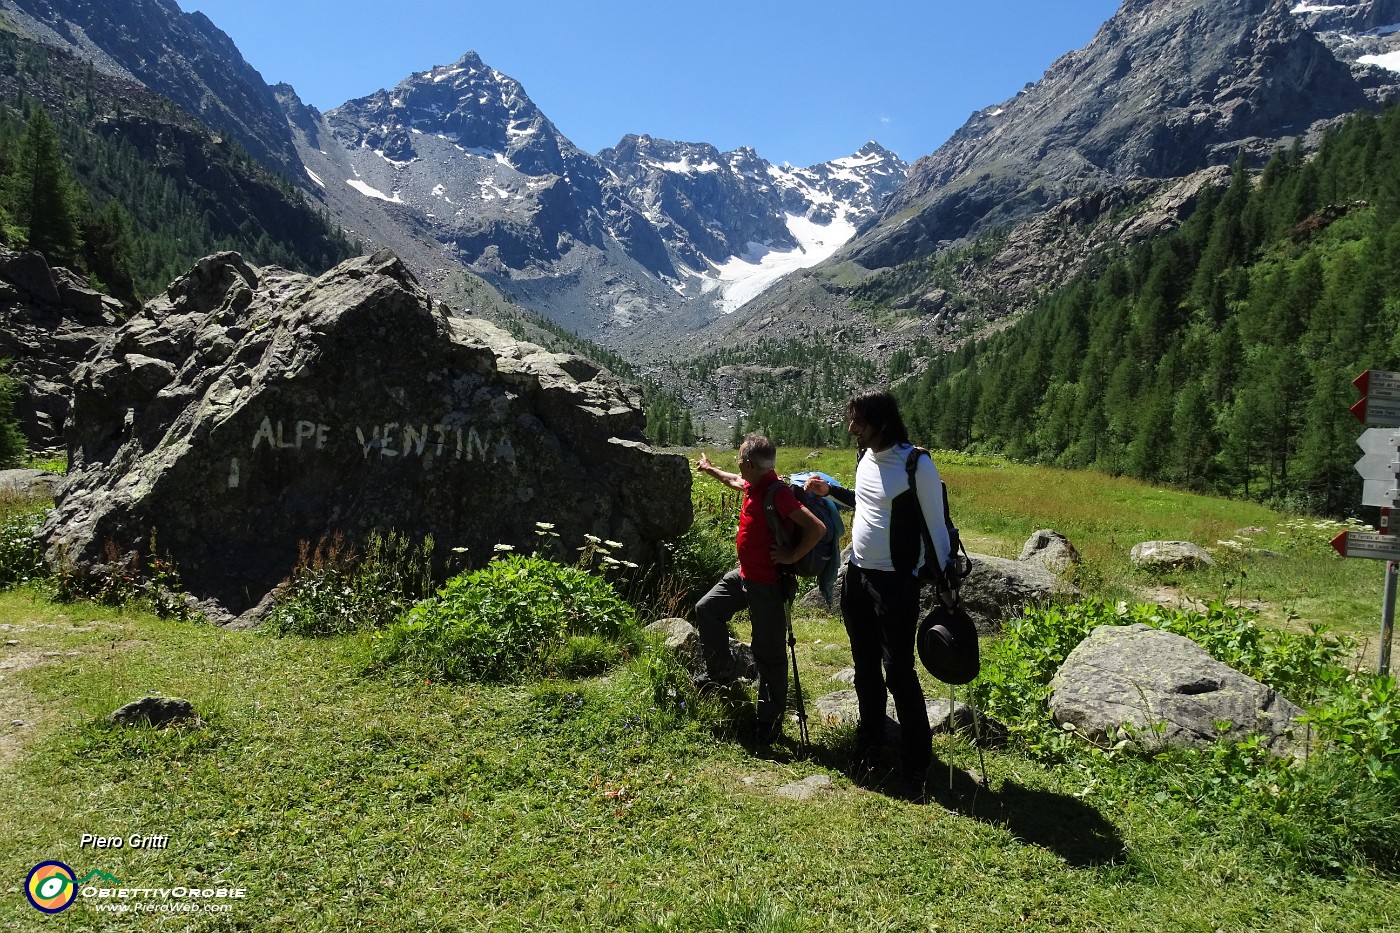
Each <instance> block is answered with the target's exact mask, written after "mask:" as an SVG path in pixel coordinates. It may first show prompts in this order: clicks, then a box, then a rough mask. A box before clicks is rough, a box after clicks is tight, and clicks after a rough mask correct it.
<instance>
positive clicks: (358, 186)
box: [345, 178, 403, 204]
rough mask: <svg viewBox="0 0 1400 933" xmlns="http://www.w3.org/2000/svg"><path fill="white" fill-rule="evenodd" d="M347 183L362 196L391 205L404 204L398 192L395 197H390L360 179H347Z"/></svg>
mask: <svg viewBox="0 0 1400 933" xmlns="http://www.w3.org/2000/svg"><path fill="white" fill-rule="evenodd" d="M345 183H346V184H347V185H349V186H350V187H351V188H354V189H355V190H356V191H358V192H360V194H363V195H364V196H365V197H367V198H378V199H379V200H380V201H388V202H389V203H390V204H402V203H403V198H401V197H399V193H398V192H397V191H395V192H394V196H393V197H390V196H389V195H387V194H385V193H384V192H382V191H380V190H379V189H378V188H375V187H374V186H372V185H368V184H366V183H365V182H362V181H360V180H359V179H358V178H347V179H345Z"/></svg>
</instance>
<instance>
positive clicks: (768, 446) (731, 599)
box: [695, 434, 826, 745]
mask: <svg viewBox="0 0 1400 933" xmlns="http://www.w3.org/2000/svg"><path fill="white" fill-rule="evenodd" d="M777 457H778V449H777V448H776V447H775V446H773V442H772V441H770V440H769V439H768V438H766V437H764V436H763V435H761V434H750V435H749V436H748V437H746V438H744V442H743V443H742V444H741V445H739V472H738V473H737V474H735V473H728V472H725V471H724V470H721V469H719V468H718V467H716V466H715V465H714V464H712V463H711V462H710V458H709V457H708V456H707V455H705V454H701V455H700V462H699V463H697V464H696V465H695V469H696V470H698V471H699V472H701V473H706V474H708V475H710V476H712V477H714V478H715V479H717V480H719V481H720V482H721V483H724V484H725V485H726V486H728V487H730V488H731V489H737V490H739V491H741V492H743V494H744V499H743V503H742V505H741V506H740V511H739V534H738V537H737V538H736V540H735V546H736V548H737V550H738V552H739V566H738V568H737V569H735V570H731V571H730V572H729V573H727V574H725V575H724V578H723V579H722V580H720V581H719V582H718V583H716V584H715V585H714V586H713V587H712V588H711V589H710V591H709V592H708V593H706V594H705V596H704V597H703V598H702V599H701V600H700V602H698V603H696V604H695V620H696V628H698V629H699V631H700V643H701V645H703V646H704V652H705V671H706V673H705V675H704V676H703V677H701V678H699V680H698V681H697V682H696V686H697V687H699V688H700V689H702V690H703V689H704V688H706V687H707V686H709V685H710V684H713V683H718V682H722V681H725V680H728V679H731V675H730V674H729V667H730V664H731V660H730V656H729V620H730V619H732V618H733V617H734V615H735V613H737V612H739V610H741V609H748V611H749V621H750V622H752V623H753V658H754V663H755V665H757V667H758V731H757V736H756V738H757V740H758V742H759V743H760V744H764V745H766V744H768V743H770V742H773V741H774V740H776V739H777V738H778V737H779V736H781V735H782V733H783V714H784V713H785V712H786V711H787V658H786V657H785V655H784V650H783V636H784V634H785V633H786V632H787V603H788V601H789V600H790V599H791V598H792V595H793V594H792V591H791V587H792V584H793V583H795V582H796V578H795V577H793V576H792V575H791V573H785V572H784V571H783V569H782V565H785V564H792V563H794V562H795V561H797V560H799V559H800V558H801V557H802V556H803V555H805V554H806V553H807V552H808V551H810V550H811V549H812V548H814V547H816V546H817V543H818V542H819V541H821V539H822V537H823V535H825V534H826V526H825V525H824V524H822V520H821V519H820V518H817V516H815V515H813V514H812V513H811V512H810V511H809V510H808V509H807V508H806V507H805V506H803V505H802V504H801V503H799V502H798V501H797V497H796V496H794V495H793V494H792V490H791V489H790V488H788V485H787V484H786V483H784V482H782V480H780V479H779V478H778V474H777V472H776V470H775V469H774V466H775V465H776V462H777ZM774 483H777V484H778V488H777V490H776V492H775V494H774V497H773V506H774V508H775V509H776V510H777V513H778V515H779V516H780V519H781V520H784V521H791V522H793V523H794V524H796V526H797V531H798V535H797V537H796V540H795V541H794V543H793V544H792V545H791V546H790V547H786V548H784V547H780V546H779V545H778V542H777V541H776V540H774V538H773V532H772V531H771V530H770V529H769V527H768V519H767V517H766V516H765V515H764V512H763V510H764V500H765V499H766V497H767V495H768V490H769V488H770V487H771V486H772V485H773V484H774Z"/></svg>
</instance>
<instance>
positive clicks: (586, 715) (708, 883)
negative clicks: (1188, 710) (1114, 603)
mask: <svg viewBox="0 0 1400 933" xmlns="http://www.w3.org/2000/svg"><path fill="white" fill-rule="evenodd" d="M697 455H698V452H691V459H692V460H693V459H695V457H696V456H697ZM711 456H712V458H713V459H715V462H716V463H717V465H719V466H721V467H722V468H725V469H730V470H733V469H734V467H733V465H732V463H729V462H728V461H727V460H726V459H725V458H728V460H732V452H731V451H712V452H711ZM939 465H940V467H941V468H942V470H943V473H944V477H945V479H946V480H947V481H948V483H949V486H950V489H951V490H952V492H951V496H952V504H953V513H954V517H955V518H956V519H957V520H958V522H959V524H960V525H961V527H962V528H963V531H964V534H965V538H966V541H967V544H968V546H969V548H970V549H971V550H974V551H978V552H982V553H987V554H993V555H998V556H1006V557H1015V556H1016V555H1017V554H1018V553H1019V551H1020V547H1021V545H1022V543H1023V542H1024V540H1025V539H1026V537H1028V536H1029V534H1030V533H1031V532H1032V531H1033V530H1035V529H1038V528H1047V527H1048V528H1054V529H1056V530H1059V531H1061V532H1063V533H1064V534H1066V535H1067V536H1068V537H1069V538H1070V540H1071V541H1072V542H1074V544H1075V545H1076V546H1077V547H1078V548H1079V550H1080V551H1081V552H1082V554H1083V555H1084V564H1083V566H1082V567H1081V568H1080V570H1079V571H1078V573H1077V579H1078V582H1080V584H1081V585H1083V586H1084V587H1085V589H1086V591H1087V592H1091V593H1093V594H1096V595H1102V596H1104V597H1106V598H1108V599H1112V600H1118V599H1123V600H1134V599H1138V598H1142V596H1143V594H1148V593H1150V594H1154V595H1155V596H1156V597H1160V598H1170V599H1176V600H1193V599H1194V600H1202V601H1210V600H1217V599H1232V598H1241V599H1244V600H1246V601H1249V602H1252V603H1257V604H1258V605H1259V607H1260V609H1259V611H1260V616H1261V618H1262V619H1264V620H1265V621H1266V622H1267V623H1269V624H1278V625H1281V626H1287V627H1292V628H1301V627H1304V626H1306V625H1307V624H1309V623H1314V622H1316V623H1324V624H1326V625H1328V626H1329V627H1331V628H1332V629H1333V630H1336V631H1340V632H1345V633H1349V634H1352V635H1354V636H1356V637H1358V638H1369V639H1370V643H1369V645H1368V646H1367V648H1366V649H1365V650H1366V651H1368V652H1370V653H1374V649H1375V644H1374V640H1375V634H1376V631H1377V630H1378V628H1379V615H1380V602H1381V595H1380V594H1381V583H1382V578H1383V569H1384V564H1382V563H1378V562H1374V561H1362V560H1351V561H1344V560H1342V559H1341V558H1340V557H1337V556H1336V554H1335V553H1334V552H1333V551H1332V549H1331V548H1330V547H1329V546H1328V544H1327V542H1328V540H1329V539H1330V538H1331V536H1332V535H1333V534H1335V533H1336V529H1335V528H1332V527H1331V526H1330V525H1329V526H1324V525H1323V524H1322V523H1314V522H1312V521H1311V520H1308V521H1299V520H1297V519H1294V518H1290V517H1288V516H1283V515H1279V514H1276V513H1272V512H1269V511H1267V510H1265V509H1262V508H1259V507H1256V506H1252V505H1249V504H1241V503H1230V502H1225V501H1222V500H1216V499H1208V498H1202V497H1199V496H1193V495H1188V494H1184V493H1177V492H1172V491H1166V490H1161V489H1154V488H1151V487H1147V486H1143V485H1141V484H1138V483H1134V482H1131V481H1125V480H1118V479H1110V478H1106V477H1102V476H1096V475H1090V474H1074V473H1063V472H1058V471H1051V470H1044V469H1038V468H1032V467H1028V466H1022V465H1017V464H1012V463H1006V462H1000V461H994V460H990V459H985V458H960V457H957V456H955V455H944V456H943V457H941V458H940V460H939ZM853 466H854V462H853V459H852V454H851V452H849V451H821V452H816V453H815V455H810V456H809V452H808V451H806V450H792V451H783V452H782V453H781V458H780V463H779V468H780V470H781V471H783V472H792V471H796V470H801V469H821V470H824V471H826V472H828V473H831V474H833V475H836V476H837V477H838V478H841V479H845V480H848V481H849V479H850V477H851V473H852V469H853ZM696 497H697V500H698V502H699V503H700V505H701V509H702V511H703V510H704V509H719V508H725V507H727V506H728V505H729V504H731V503H732V502H733V500H732V499H728V500H727V499H725V498H724V497H723V496H722V494H721V490H720V488H719V486H718V484H716V483H713V482H712V481H711V480H708V479H706V478H703V477H697V480H696ZM1244 528H1253V529H1261V530H1257V531H1252V532H1249V533H1248V534H1243V535H1242V534H1241V529H1244ZM1159 538H1161V539H1185V540H1192V541H1194V542H1196V543H1198V544H1201V545H1203V546H1209V547H1210V548H1211V549H1212V550H1213V552H1214V553H1215V554H1216V555H1217V557H1218V558H1219V563H1218V564H1217V566H1216V567H1215V568H1212V569H1209V570H1204V571H1198V572H1196V573H1194V574H1178V575H1173V576H1168V577H1152V576H1148V575H1144V574H1142V573H1140V572H1138V571H1134V570H1133V569H1132V568H1131V566H1130V565H1129V562H1128V557H1127V554H1128V550H1129V549H1130V548H1131V546H1132V545H1133V544H1135V543H1137V542H1139V541H1144V540H1150V539H1159ZM1229 541H1236V542H1238V543H1237V544H1235V545H1230V544H1217V542H1229ZM794 628H795V631H796V636H797V641H798V658H799V665H800V670H801V678H802V688H803V692H804V695H805V696H804V700H805V705H806V709H807V710H808V713H809V715H810V716H811V726H812V745H811V747H810V748H809V749H807V750H806V751H805V752H804V751H803V750H802V749H801V748H800V747H799V746H798V744H797V742H796V741H795V737H796V734H797V729H796V726H795V724H792V723H790V724H789V725H788V727H787V736H786V738H785V739H784V740H783V741H781V742H779V743H777V744H775V745H774V746H772V747H771V748H769V749H763V750H759V749H756V748H754V747H753V746H752V744H751V743H750V741H749V739H748V732H749V728H750V726H751V723H752V713H751V710H750V707H751V702H750V701H751V695H750V696H749V697H739V698H730V699H725V698H721V699H718V700H705V701H698V700H696V699H695V698H693V697H690V696H678V697H670V698H667V697H659V696H658V694H657V691H656V687H655V685H656V683H657V680H656V677H655V676H654V668H649V665H654V664H655V663H656V662H655V660H654V652H656V651H658V650H660V649H658V648H656V646H654V645H651V646H649V647H648V648H647V649H646V650H645V651H644V652H642V653H640V654H637V655H635V656H633V657H632V658H631V659H630V660H627V661H624V662H622V663H620V664H618V665H616V666H613V667H612V668H610V669H609V670H608V671H607V672H606V673H605V674H603V675H600V676H595V677H589V678H585V679H577V680H564V679H548V680H540V681H534V682H527V683H521V684H504V685H497V684H475V683H467V684H444V683H440V682H433V681H432V680H431V679H430V678H421V677H420V678H410V677H406V676H403V675H402V674H401V673H400V674H396V675H394V676H386V675H379V674H367V673H365V670H366V664H365V659H366V656H367V654H368V652H369V650H370V645H371V641H372V635H370V634H366V633H359V634H350V635H341V636H336V637H328V638H314V639H311V638H303V637H298V636H294V635H288V636H285V637H271V636H269V635H266V634H260V633H257V632H230V631H224V630H221V629H217V628H214V627H211V626H209V625H206V624H202V623H197V622H182V621H175V620H171V619H161V618H157V617H155V616H153V615H149V614H146V613H144V612H139V611H136V610H134V609H120V608H113V607H109V606H101V605H97V604H95V603H91V602H83V601H78V602H68V603H58V602H54V601H52V600H51V599H50V597H49V595H48V591H47V590H46V589H45V587H44V586H42V585H34V584H31V585H27V586H21V587H19V588H16V589H12V590H10V591H8V592H5V593H3V594H0V642H2V643H3V647H0V707H2V708H0V736H3V741H0V781H2V782H3V786H4V787H5V789H6V791H7V792H6V793H5V794H3V795H0V826H3V827H5V829H4V832H3V833H0V884H2V885H3V889H4V894H3V897H0V929H4V930H61V929H62V930H75V931H77V930H108V929H117V930H122V929H162V930H164V929H172V930H173V929H179V930H187V929H189V930H278V929H297V930H301V931H318V930H385V931H393V930H410V931H420V930H423V931H428V930H432V931H438V930H441V931H455V930H668V931H689V930H750V931H799V930H833V931H885V930H888V931H904V930H939V931H988V933H992V931H996V933H1000V931H1006V930H1025V931H1045V930H1075V931H1162V933H1179V931H1200V933H1214V931H1237V930H1239V931H1244V930H1259V931H1265V930H1267V931H1358V933H1360V931H1384V930H1400V884H1397V879H1396V877H1395V876H1394V874H1393V873H1390V872H1388V871H1387V870H1384V869H1381V868H1377V867H1376V866H1374V865H1367V864H1365V863H1364V862H1346V863H1339V864H1336V865H1334V866H1331V867H1327V866H1324V867H1322V868H1307V869H1303V868H1299V867H1298V864H1297V859H1295V858H1289V857H1285V856H1284V855H1282V854H1281V853H1280V852H1279V851H1278V850H1276V848H1275V845H1274V843H1273V842H1271V841H1270V840H1271V838H1272V837H1262V838H1261V837H1256V836H1255V835H1254V834H1252V833H1251V832H1249V830H1248V827H1247V826H1242V825H1241V823H1240V822H1239V821H1234V820H1228V819H1226V820H1225V821H1224V822H1222V823H1221V825H1219V826H1215V825H1212V821H1213V820H1216V819H1217V818H1218V817H1217V816H1215V815H1213V814H1214V813H1215V811H1208V810H1206V809H1203V807H1198V806H1195V805H1193V803H1192V801H1191V800H1190V799H1189V797H1183V796H1181V795H1178V794H1164V793H1160V792H1158V791H1157V790H1156V789H1155V788H1153V789H1145V790H1143V791H1142V792H1137V791H1135V790H1134V789H1133V788H1132V787H1131V786H1130V785H1127V784H1124V783H1122V782H1117V783H1103V782H1101V781H1099V780H1097V779H1096V778H1095V776H1094V774H1093V773H1092V772H1090V771H1087V770H1085V769H1084V768H1082V767H1079V766H1076V765H1075V764H1074V763H1073V762H1072V761H1066V762H1063V763H1056V762H1053V761H1046V760H1044V759H1041V758H1033V757H1031V756H1029V755H1026V754H1023V753H1021V752H1018V751H1015V750H1014V749H1012V748H1009V747H993V748H988V749H986V750H985V762H986V767H987V770H988V773H989V777H990V786H989V787H986V788H980V787H978V786H977V785H976V784H975V782H974V780H973V777H972V776H971V775H972V774H975V773H976V771H977V769H978V766H979V755H978V750H977V748H976V747H975V746H974V745H973V743H972V742H971V741H970V740H969V739H968V738H966V737H963V736H954V735H938V736H935V739H934V743H935V745H934V754H935V759H936V760H935V765H934V769H933V771H932V774H933V777H934V781H935V784H936V785H939V789H940V793H939V794H938V795H937V796H936V798H935V799H934V800H933V801H932V802H930V803H928V804H925V805H917V804H912V803H908V802H905V801H903V800H901V799H899V798H898V797H896V796H895V795H894V794H893V793H891V792H889V789H888V788H887V787H886V786H885V784H884V782H883V781H882V780H881V779H880V778H878V777H877V779H876V780H875V781H873V782H868V783H865V784H857V783H854V782H853V781H852V780H851V779H849V778H848V777H847V776H846V775H845V774H844V772H843V768H844V766H845V764H846V761H847V758H848V755H849V751H850V747H851V744H852V741H853V735H852V732H851V729H850V727H849V726H832V725H828V724H825V723H821V722H818V721H816V716H815V710H814V706H813V701H814V700H815V699H816V698H817V697H818V696H820V695H822V694H824V693H827V692H830V691H832V690H836V689H841V688H842V687H843V685H842V684H839V683H835V682H833V681H832V679H831V678H832V675H833V674H835V673H836V672H837V671H838V670H840V669H842V668H845V667H847V666H849V664H850V654H849V648H848V646H847V643H846V638H845V633H844V630H843V629H842V627H841V624H840V622H839V621H838V620H836V619H833V618H832V617H830V616H828V615H826V614H825V613H819V612H814V611H802V612H799V613H798V614H797V616H796V617H795V620H794ZM735 634H736V636H737V637H739V638H741V639H745V640H746V639H747V632H746V624H745V623H744V622H743V621H742V619H740V620H737V621H736V625H735ZM1356 663H1357V664H1365V663H1368V662H1367V661H1366V660H1365V655H1363V656H1362V657H1361V658H1360V659H1358V661H1357V662H1356ZM929 688H930V690H933V684H932V682H931V681H930V682H929ZM942 691H946V688H940V692H942ZM148 693H158V694H164V695H170V696H180V697H184V698H186V699H188V700H190V701H191V702H192V703H193V704H194V706H195V708H196V709H197V710H198V711H199V714H200V716H201V719H202V722H201V723H199V724H197V725H193V726H188V727H183V728H171V729H163V730H160V729H150V728H116V727H110V726H107V725H105V724H104V723H103V718H104V717H105V716H106V715H107V714H108V713H109V712H111V711H112V710H114V709H115V708H117V707H118V706H120V705H122V704H124V703H126V702H128V701H130V700H133V699H137V698H139V697H142V696H145V695H147V694H148ZM14 723H22V725H15V724H14ZM808 778H825V779H828V780H829V783H828V784H826V786H824V787H822V788H820V789H818V790H817V792H816V793H815V794H814V795H813V796H811V797H810V798H809V799H803V800H799V799H792V798H790V797H789V796H785V794H786V791H785V790H784V788H787V787H789V786H790V785H792V784H793V783H794V782H797V781H800V780H803V779H808ZM950 785H951V788H952V789H951V790H947V788H948V787H949V786H950ZM83 834H91V835H94V836H103V837H120V838H122V839H123V840H125V839H127V838H128V837H131V836H133V835H135V836H138V837H143V836H153V835H154V836H167V837H168V843H167V845H166V847H165V848H159V849H153V848H133V847H131V846H130V845H125V844H124V845H123V846H122V847H121V848H119V849H118V848H108V849H96V848H93V847H91V846H88V847H84V846H82V845H80V842H81V839H82V837H83ZM48 860H58V861H62V862H64V863H65V864H66V865H68V866H70V867H71V868H72V869H73V871H74V873H75V874H76V876H77V877H78V878H80V879H81V878H84V877H85V876H88V875H89V874H90V873H91V872H93V871H101V872H105V873H106V874H107V875H109V876H111V877H112V878H115V879H118V881H119V882H120V887H121V888H123V889H152V890H156V891H159V890H162V889H177V888H189V889H194V890H196V891H206V890H207V891H217V890H218V889H225V890H228V889H241V890H242V892H243V894H244V896H242V897H239V898H222V899H220V898H217V897H213V898H204V897H188V896H187V897H184V898H175V899H173V900H172V899H169V898H166V899H161V898H154V900H153V897H154V896H146V897H144V898H128V899H126V900H124V901H123V900H120V899H115V898H109V899H107V900H105V901H104V900H103V899H101V898H88V897H84V898H80V899H79V901H78V902H77V903H74V904H73V905H72V906H71V907H70V908H68V909H66V910H64V911H63V912H62V913H59V914H55V915H52V916H46V915H44V914H42V913H40V912H39V911H37V910H36V909H35V908H33V907H32V906H30V904H29V903H28V902H27V900H26V897H25V894H24V883H25V879H26V877H27V875H28V873H29V871H30V870H31V869H32V868H34V866H36V865H37V864H39V863H41V862H44V861H48ZM90 884H91V886H93V887H99V886H101V885H103V884H109V885H110V883H109V882H101V881H93V882H91V883H90ZM110 886H111V887H116V885H110ZM138 903H139V904H142V905H144V906H147V907H149V906H150V905H151V904H152V903H155V904H156V906H157V907H160V906H161V905H164V906H166V907H172V906H173V907H179V908H193V909H192V910H190V911H188V912H173V911H163V912H162V911H160V910H154V911H147V910H143V909H138ZM123 906H126V907H128V908H132V909H128V910H127V911H126V912H112V910H109V909H108V908H111V909H114V910H120V909H121V908H122V907H123ZM209 906H212V907H213V908H215V909H212V910H211V909H204V908H206V907H209Z"/></svg>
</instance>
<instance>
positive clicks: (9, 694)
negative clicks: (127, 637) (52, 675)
mask: <svg viewBox="0 0 1400 933" xmlns="http://www.w3.org/2000/svg"><path fill="white" fill-rule="evenodd" d="M105 627H106V626H104V625H103V624H102V623H98V622H93V623H89V624H86V625H71V624H68V623H66V622H65V623H62V624H58V623H51V622H39V621H35V620H30V621H26V622H18V623H9V622H7V623H4V624H0V769H3V768H6V767H8V766H9V765H10V764H12V763H13V762H14V761H15V760H16V759H17V758H18V757H19V756H20V754H21V753H22V752H23V750H24V746H25V745H26V744H27V743H28V742H29V741H30V739H31V737H33V736H38V735H41V734H43V733H44V732H46V731H48V728H49V727H50V726H51V725H52V724H53V720H54V719H55V717H56V711H55V710H53V709H51V708H48V707H46V706H45V705H44V704H43V703H42V702H41V701H40V699H39V698H38V697H37V696H35V695H34V693H33V692H32V691H31V690H29V689H28V688H27V687H25V686H24V684H23V683H22V682H21V678H20V675H21V674H22V673H23V672H24V671H28V670H32V669H34V668H36V667H43V666H45V665H49V664H61V663H63V662H64V661H68V660H71V659H73V658H77V657H82V656H83V655H84V654H91V653H95V652H99V651H100V652H102V653H103V657H104V658H106V659H109V660H110V659H111V658H112V657H113V655H114V654H117V653H119V652H120V651H121V650H124V648H125V647H126V645H127V644H128V643H126V642H120V641H118V642H111V643H107V644H100V645H84V646H82V648H81V649H68V650H60V649H56V648H54V647H53V642H54V639H53V638H52V635H53V633H54V632H58V633H61V634H63V635H76V634H81V633H85V632H92V631H96V630H97V629H99V628H105Z"/></svg>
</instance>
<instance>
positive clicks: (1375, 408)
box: [1351, 369, 1400, 428]
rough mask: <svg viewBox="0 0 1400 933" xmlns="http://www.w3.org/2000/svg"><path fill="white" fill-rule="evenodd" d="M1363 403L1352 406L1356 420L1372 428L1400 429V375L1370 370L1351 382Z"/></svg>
mask: <svg viewBox="0 0 1400 933" xmlns="http://www.w3.org/2000/svg"><path fill="white" fill-rule="evenodd" d="M1351 384H1352V385H1354V386H1356V387H1357V388H1358V389H1360V390H1361V401H1359V402H1357V403H1356V404H1355V405H1353V406H1351V413H1352V414H1353V415H1355V416H1356V420H1357V421H1360V422H1361V423H1362V424H1364V425H1366V426H1367V427H1371V428H1400V373H1388V372H1384V371H1382V370H1377V369H1368V370H1366V371H1365V372H1364V373H1362V374H1361V375H1359V376H1357V377H1356V378H1355V379H1353V380H1352V381H1351Z"/></svg>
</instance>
